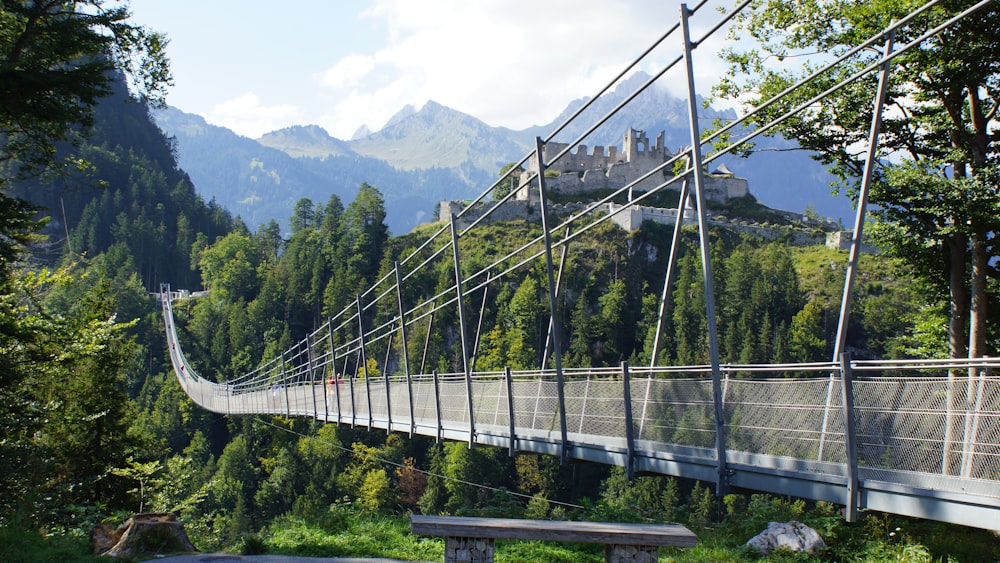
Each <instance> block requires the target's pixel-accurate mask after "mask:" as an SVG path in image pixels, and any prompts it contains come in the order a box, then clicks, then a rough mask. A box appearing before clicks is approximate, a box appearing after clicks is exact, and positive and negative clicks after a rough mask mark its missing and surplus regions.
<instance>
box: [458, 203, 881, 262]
mask: <svg viewBox="0 0 1000 563" xmlns="http://www.w3.org/2000/svg"><path fill="white" fill-rule="evenodd" d="M466 207H467V204H466V203H464V202H461V201H442V202H441V208H440V218H441V220H442V221H451V217H452V216H453V215H454V216H457V215H458V214H459V213H461V212H462V211H463V210H464V209H465V208H466ZM587 207H589V204H587V203H583V202H575V203H567V204H553V205H551V206H549V214H550V216H551V217H566V216H568V215H571V214H573V213H579V212H581V211H583V210H584V209H587ZM491 211H492V213H491V215H490V216H489V217H487V218H486V219H485V220H484V221H483V222H484V223H495V222H498V221H531V222H541V210H540V209H539V208H538V203H537V202H535V203H534V204H532V203H528V202H524V201H516V200H508V201H506V202H504V203H502V204H497V203H496V202H489V203H478V204H476V206H475V207H474V208H473V209H471V210H470V211H468V212H466V213H465V215H463V216H462V217H460V218H458V219H457V220H456V222H455V226H456V227H458V228H465V227H468V226H469V225H471V224H472V223H473V222H474V221H475V220H477V219H479V218H480V217H482V216H483V215H485V214H486V213H488V212H491ZM593 212H595V213H606V214H608V215H611V216H612V217H611V221H613V222H614V223H615V224H616V225H618V226H619V227H621V228H622V229H624V230H626V231H634V230H636V229H638V228H639V227H640V226H641V225H642V223H643V222H644V221H652V222H654V223H660V224H663V225H673V224H674V223H675V222H676V220H677V210H676V209H664V208H660V207H644V206H639V205H636V206H624V205H617V204H615V203H607V204H604V205H601V206H598V207H596V208H594V209H593ZM792 215H794V214H792ZM697 220H698V219H697V216H696V215H695V210H694V209H692V208H687V209H685V210H684V212H683V221H684V223H685V224H693V223H695V222H697ZM708 222H709V223H710V224H713V225H719V226H723V227H726V228H728V229H731V230H733V231H736V232H738V233H742V234H746V235H750V236H753V237H755V238H759V239H762V240H766V241H772V240H779V239H780V240H784V241H787V242H788V243H789V244H792V245H795V246H811V245H817V244H827V246H830V242H829V241H828V240H827V238H828V237H827V233H825V232H822V231H819V230H817V229H815V228H805V229H803V228H795V227H791V226H787V225H771V224H769V223H763V224H758V223H749V222H747V221H731V220H729V219H728V218H726V217H723V216H721V215H719V216H715V217H710V218H709V219H708ZM847 241H848V245H849V244H850V235H847ZM863 251H866V252H870V251H872V249H870V248H865V249H863Z"/></svg>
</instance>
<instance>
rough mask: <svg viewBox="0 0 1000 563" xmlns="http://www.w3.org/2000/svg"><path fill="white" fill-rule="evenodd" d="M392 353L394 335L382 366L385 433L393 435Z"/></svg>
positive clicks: (390, 334) (386, 347)
mask: <svg viewBox="0 0 1000 563" xmlns="http://www.w3.org/2000/svg"><path fill="white" fill-rule="evenodd" d="M390 352H392V333H391V332H390V333H389V340H388V343H387V344H386V345H385V362H384V363H383V364H382V381H383V382H385V383H384V384H385V433H386V434H392V398H391V394H390V393H389V353H390Z"/></svg>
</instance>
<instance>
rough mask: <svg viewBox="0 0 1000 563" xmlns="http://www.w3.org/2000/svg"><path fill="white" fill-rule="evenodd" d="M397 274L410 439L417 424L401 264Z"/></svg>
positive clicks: (394, 267)
mask: <svg viewBox="0 0 1000 563" xmlns="http://www.w3.org/2000/svg"><path fill="white" fill-rule="evenodd" d="M392 267H393V270H394V271H395V272H396V305H398V306H399V342H400V345H401V346H402V350H403V374H404V375H406V397H407V399H408V400H409V403H410V437H411V438H412V437H413V432H414V431H416V428H417V422H416V419H415V418H414V415H413V378H412V376H411V375H410V358H409V356H410V354H409V351H408V350H407V347H406V310H405V309H403V277H402V276H400V275H399V262H398V261H396V262H393V263H392Z"/></svg>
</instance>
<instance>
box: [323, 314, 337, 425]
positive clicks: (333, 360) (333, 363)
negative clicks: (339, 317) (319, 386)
mask: <svg viewBox="0 0 1000 563" xmlns="http://www.w3.org/2000/svg"><path fill="white" fill-rule="evenodd" d="M326 326H327V328H328V329H329V330H328V332H327V338H328V339H329V341H330V360H329V364H330V372H331V373H333V386H334V388H336V387H337V353H336V351H335V350H334V348H335V346H334V343H333V319H332V318H330V317H327V318H326ZM328 380H329V378H326V377H325V378H323V402H324V403H325V404H326V421H327V422H330V390H329V389H327V388H326V387H327V381H328ZM337 408H338V409H340V397H339V396H338V397H337ZM338 414H339V411H338ZM337 424H340V416H337Z"/></svg>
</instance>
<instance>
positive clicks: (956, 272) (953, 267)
mask: <svg viewBox="0 0 1000 563" xmlns="http://www.w3.org/2000/svg"><path fill="white" fill-rule="evenodd" d="M944 244H945V255H946V259H947V262H948V263H947V266H946V267H947V269H948V286H949V288H950V293H951V302H950V314H949V323H948V352H949V353H950V355H951V357H952V358H965V357H966V351H967V350H966V347H965V343H966V341H967V340H966V338H965V327H966V325H967V324H968V321H969V290H968V288H967V286H966V277H965V276H966V266H967V265H968V263H969V258H968V250H967V246H968V238H967V237H966V236H965V235H963V234H955V235H954V236H952V237H949V238H947V239H945V242H944Z"/></svg>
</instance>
